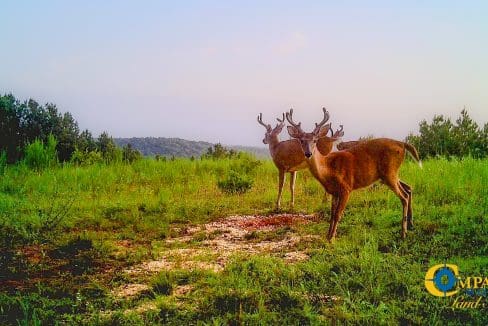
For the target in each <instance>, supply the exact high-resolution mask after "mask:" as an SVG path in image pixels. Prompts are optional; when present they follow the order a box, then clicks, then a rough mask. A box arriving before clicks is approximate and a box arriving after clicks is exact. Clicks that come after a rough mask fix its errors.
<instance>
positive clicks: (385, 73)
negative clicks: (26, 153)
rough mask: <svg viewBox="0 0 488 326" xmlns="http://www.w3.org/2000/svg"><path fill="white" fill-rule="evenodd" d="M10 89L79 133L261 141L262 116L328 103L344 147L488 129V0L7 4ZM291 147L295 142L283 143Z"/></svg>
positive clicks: (3, 29)
mask: <svg viewBox="0 0 488 326" xmlns="http://www.w3.org/2000/svg"><path fill="white" fill-rule="evenodd" d="M1 7H2V8H1V9H2V10H1V14H0V17H1V19H0V40H1V44H2V45H1V51H0V93H10V92H11V93H13V94H14V95H16V96H17V97H19V98H21V99H26V98H29V97H32V98H34V99H37V100H38V101H39V102H41V103H45V102H47V101H49V102H54V103H56V104H57V105H58V107H59V108H60V109H61V110H67V111H70V112H72V113H73V114H74V116H75V118H76V119H77V120H78V121H79V124H80V127H81V128H88V129H90V130H92V131H93V132H94V133H95V134H98V133H100V132H101V131H103V130H106V131H108V132H109V133H110V134H112V135H113V136H118V137H130V136H163V137H180V138H186V139H198V140H206V141H211V142H222V143H224V144H244V145H260V144H261V143H260V142H261V139H262V134H263V130H264V129H263V128H262V127H261V126H259V125H258V124H257V123H256V116H257V114H258V113H259V112H263V115H264V119H265V120H268V121H270V122H271V121H273V120H274V118H275V117H276V116H279V115H280V113H281V112H283V111H285V110H287V109H289V108H290V107H294V108H295V116H296V119H297V120H302V121H303V124H304V126H305V127H307V126H308V127H309V128H311V127H312V125H313V122H314V121H315V120H320V119H321V110H320V108H321V107H322V106H326V107H327V108H328V109H329V111H330V113H331V121H332V123H333V124H334V125H338V124H343V125H344V130H345V133H346V134H345V137H344V138H345V139H355V138H357V137H359V136H362V135H367V134H374V135H375V136H387V137H392V138H399V139H401V138H403V137H405V136H406V135H407V134H408V133H409V132H410V131H416V130H417V126H418V122H419V121H420V120H421V119H431V118H432V116H433V115H434V114H445V115H448V116H451V117H456V116H457V115H458V113H459V112H460V110H461V109H462V108H463V106H466V107H467V108H468V110H469V112H470V114H471V116H472V117H473V118H475V119H476V120H477V121H478V122H480V123H484V122H486V121H488V60H487V58H488V42H487V40H488V19H486V17H488V3H487V2H484V1H466V2H461V1H430V2H428V3H427V2H425V1H423V2H421V1H408V2H407V1H405V2H399V1H398V2H393V1H368V2H366V1H342V2H338V1H335V2H332V1H330V2H329V1H302V2H298V1H166V2H163V1H103V2H102V1H43V2H41V1H3V2H2V6H1ZM282 138H283V139H286V138H288V136H287V135H286V134H285V133H283V134H282Z"/></svg>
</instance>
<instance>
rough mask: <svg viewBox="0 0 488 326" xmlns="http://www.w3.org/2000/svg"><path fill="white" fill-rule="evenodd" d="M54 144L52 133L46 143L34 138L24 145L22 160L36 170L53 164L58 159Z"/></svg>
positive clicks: (55, 141) (55, 143) (55, 142)
mask: <svg viewBox="0 0 488 326" xmlns="http://www.w3.org/2000/svg"><path fill="white" fill-rule="evenodd" d="M56 145H57V140H56V139H55V138H54V136H53V135H49V136H48V138H47V143H46V144H44V143H43V142H42V141H40V140H39V139H36V140H35V141H34V142H33V143H31V144H28V145H27V146H26V147H25V154H24V159H23V162H24V163H25V164H26V165H27V166H28V167H30V168H33V169H37V170H39V169H43V168H47V167H50V166H54V165H55V164H56V163H57V160H58V156H57V152H56Z"/></svg>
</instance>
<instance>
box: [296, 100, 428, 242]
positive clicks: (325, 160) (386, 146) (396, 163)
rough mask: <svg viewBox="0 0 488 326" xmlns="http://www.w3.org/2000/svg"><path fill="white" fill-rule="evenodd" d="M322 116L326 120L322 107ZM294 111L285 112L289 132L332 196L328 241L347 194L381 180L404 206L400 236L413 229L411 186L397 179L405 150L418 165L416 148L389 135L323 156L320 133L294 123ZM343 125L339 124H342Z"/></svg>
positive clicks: (403, 236)
mask: <svg viewBox="0 0 488 326" xmlns="http://www.w3.org/2000/svg"><path fill="white" fill-rule="evenodd" d="M323 111H324V119H323V120H322V122H321V124H323V123H325V122H326V121H327V120H328V119H329V113H328V112H327V110H326V109H325V108H323ZM292 115H293V110H290V112H287V114H286V119H287V120H288V122H289V123H290V124H291V126H288V133H289V134H290V136H291V137H292V138H295V139H298V140H299V141H300V144H301V149H302V151H303V153H304V155H305V157H306V161H307V163H308V167H309V169H310V171H311V172H312V174H313V176H314V177H315V178H316V179H317V180H318V181H319V182H320V183H321V184H322V186H323V187H324V189H325V191H326V192H327V193H329V194H331V195H332V207H331V219H330V227H329V233H328V235H327V239H328V240H329V241H331V240H332V239H333V238H334V237H335V236H336V232H337V225H338V224H339V221H340V220H341V217H342V213H343V211H344V209H345V207H346V204H347V201H348V200H349V195H350V193H351V192H352V191H353V190H355V189H359V188H363V187H367V186H369V185H371V184H372V183H373V182H375V181H377V180H381V181H382V182H383V183H385V184H386V185H387V186H388V187H390V189H391V190H393V192H394V193H395V194H396V195H397V196H398V198H400V201H401V202H402V206H403V215H402V233H401V235H402V238H405V237H406V235H407V227H408V228H410V229H412V228H413V216H412V188H411V187H410V186H409V185H408V184H406V183H405V182H403V181H401V180H400V179H399V178H398V170H399V168H400V166H401V164H402V162H403V160H404V158H405V151H408V152H409V153H410V154H411V155H412V156H413V157H414V158H415V160H416V161H417V162H419V165H420V166H421V162H420V159H419V156H418V153H417V150H416V149H415V147H413V146H412V145H410V144H407V143H404V142H400V141H396V140H393V139H388V138H378V139H372V140H367V141H364V142H361V143H359V144H356V145H355V146H353V147H351V148H349V149H345V150H342V151H338V152H332V153H330V154H328V155H323V154H322V153H321V152H320V151H318V150H317V146H316V144H317V142H318V140H319V139H320V137H321V136H320V134H319V133H318V132H316V130H317V125H316V128H315V129H314V131H312V132H310V133H306V132H304V131H303V130H302V128H301V123H298V124H297V123H294V122H293V116H292ZM341 128H342V126H341Z"/></svg>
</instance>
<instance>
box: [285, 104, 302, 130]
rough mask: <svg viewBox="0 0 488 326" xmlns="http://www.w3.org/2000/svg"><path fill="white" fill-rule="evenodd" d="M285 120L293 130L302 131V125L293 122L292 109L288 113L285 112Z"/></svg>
mask: <svg viewBox="0 0 488 326" xmlns="http://www.w3.org/2000/svg"><path fill="white" fill-rule="evenodd" d="M286 120H288V122H289V123H290V124H291V125H292V126H293V127H295V128H297V129H298V130H300V131H302V127H301V126H302V123H301V122H299V123H298V124H297V123H295V122H293V109H290V112H286Z"/></svg>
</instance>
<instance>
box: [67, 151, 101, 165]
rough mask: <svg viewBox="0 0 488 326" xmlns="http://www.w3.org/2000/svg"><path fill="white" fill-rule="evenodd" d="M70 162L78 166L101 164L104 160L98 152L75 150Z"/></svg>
mask: <svg viewBox="0 0 488 326" xmlns="http://www.w3.org/2000/svg"><path fill="white" fill-rule="evenodd" d="M71 162H73V163H75V164H78V165H92V164H97V163H103V162H104V159H103V157H102V153H100V152H99V151H80V150H78V149H77V150H75V151H74V153H73V155H72V156H71Z"/></svg>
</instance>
